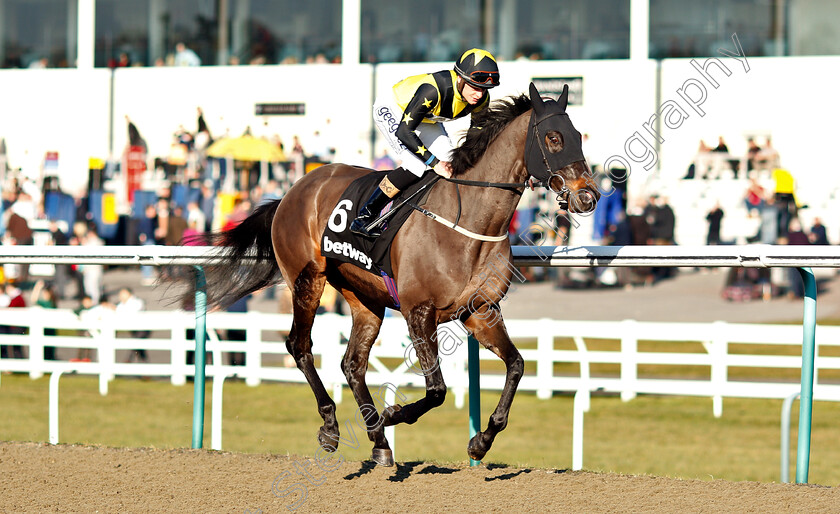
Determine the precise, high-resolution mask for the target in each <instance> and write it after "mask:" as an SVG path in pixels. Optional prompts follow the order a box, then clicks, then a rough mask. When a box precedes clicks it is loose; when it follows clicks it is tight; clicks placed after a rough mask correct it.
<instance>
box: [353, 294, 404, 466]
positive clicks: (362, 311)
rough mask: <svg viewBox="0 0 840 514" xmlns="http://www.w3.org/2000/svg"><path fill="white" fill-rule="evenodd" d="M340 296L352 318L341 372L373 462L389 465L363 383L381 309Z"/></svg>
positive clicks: (377, 418) (386, 448)
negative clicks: (360, 421) (354, 404)
mask: <svg viewBox="0 0 840 514" xmlns="http://www.w3.org/2000/svg"><path fill="white" fill-rule="evenodd" d="M342 295H343V296H344V298H345V300H347V304H348V305H349V306H350V310H351V312H352V315H353V330H352V331H351V332H350V340H349V341H348V342H347V351H346V352H345V353H344V358H343V359H342V360H341V371H343V372H344V376H345V377H347V385H349V386H350V389H351V390H352V391H353V396H354V397H355V398H356V403H358V404H359V412H360V413H361V414H362V418H363V419H364V420H365V425H366V428H367V433H368V439H370V440H371V441H372V442H373V454H372V455H373V457H372V458H373V460H374V461H375V462H376V463H377V464H381V465H383V466H393V465H394V457H393V453H392V452H391V447H390V446H389V445H388V440H387V439H385V430H384V428H385V427H384V424H383V422H382V420H381V418H380V416H379V414H378V413H377V411H376V405H375V404H374V402H373V397H372V396H371V394H370V391H369V390H368V387H367V383H366V382H365V373H366V372H367V368H368V357H369V356H370V349H371V347H372V346H373V343H374V342H375V341H376V336H377V335H378V334H379V328H380V327H381V326H382V317H383V315H384V314H385V312H384V311H385V309H384V308H383V307H379V306H377V307H369V306H367V305H365V304H364V303H363V302H362V300H360V299H359V298H358V297H356V296H355V295H354V294H352V293H351V292H349V291H347V290H342ZM380 401H381V403H382V404H383V406H384V403H385V401H384V399H383V398H380Z"/></svg>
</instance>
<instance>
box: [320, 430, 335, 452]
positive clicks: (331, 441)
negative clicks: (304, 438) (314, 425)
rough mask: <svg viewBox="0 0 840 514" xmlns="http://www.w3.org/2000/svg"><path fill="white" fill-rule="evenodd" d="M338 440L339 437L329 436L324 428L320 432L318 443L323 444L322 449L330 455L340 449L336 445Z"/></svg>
mask: <svg viewBox="0 0 840 514" xmlns="http://www.w3.org/2000/svg"><path fill="white" fill-rule="evenodd" d="M337 440H338V438H337V437H335V436H331V435H330V434H328V433H327V432H326V431H325V430H324V428H323V427H321V429H320V430H319V431H318V442H319V443H320V444H321V448H323V449H324V450H326V451H327V452H329V453H332V452H334V451H336V450H337V449H338V445H337V444H336V441H337Z"/></svg>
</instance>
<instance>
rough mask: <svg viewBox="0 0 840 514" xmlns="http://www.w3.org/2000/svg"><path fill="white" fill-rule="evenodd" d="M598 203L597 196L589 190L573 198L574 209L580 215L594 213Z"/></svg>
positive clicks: (578, 193)
mask: <svg viewBox="0 0 840 514" xmlns="http://www.w3.org/2000/svg"><path fill="white" fill-rule="evenodd" d="M597 201H598V199H597V198H596V197H595V194H593V192H592V191H589V190H581V191H578V192H577V193H575V195H574V198H573V203H574V208H575V210H576V211H577V212H579V213H587V212H592V211H593V210H595V204H596V203H597Z"/></svg>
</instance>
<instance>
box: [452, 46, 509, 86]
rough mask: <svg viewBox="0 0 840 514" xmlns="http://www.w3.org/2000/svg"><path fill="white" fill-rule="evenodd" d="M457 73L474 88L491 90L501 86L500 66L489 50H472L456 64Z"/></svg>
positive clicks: (465, 53)
mask: <svg viewBox="0 0 840 514" xmlns="http://www.w3.org/2000/svg"><path fill="white" fill-rule="evenodd" d="M455 72H456V73H457V74H458V75H459V76H460V77H461V78H462V79H464V80H466V81H467V82H468V83H469V84H470V85H472V86H473V87H478V88H482V89H490V88H491V87H496V86H498V85H499V66H498V65H497V64H496V58H495V57H493V55H492V54H491V53H490V52H488V51H487V50H482V49H480V48H472V49H470V50H467V51H466V52H464V54H463V55H461V58H460V59H458V61H457V62H456V63H455Z"/></svg>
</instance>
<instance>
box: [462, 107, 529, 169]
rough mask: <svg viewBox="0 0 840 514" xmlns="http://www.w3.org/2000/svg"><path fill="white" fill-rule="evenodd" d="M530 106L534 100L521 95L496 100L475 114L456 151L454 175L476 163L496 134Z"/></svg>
mask: <svg viewBox="0 0 840 514" xmlns="http://www.w3.org/2000/svg"><path fill="white" fill-rule="evenodd" d="M530 109H531V99H530V98H529V97H528V96H527V95H520V96H509V97H507V98H502V99H499V100H496V101H494V102H493V103H491V104H490V105H489V106H487V108H485V109H483V110H481V111H479V112H476V113H473V114H472V121H471V122H470V128H469V130H468V131H467V136H466V137H465V138H464V142H463V143H461V146H459V147H457V148H455V149H454V150H453V151H452V161H451V162H452V175H453V176H457V175H460V174H462V173H464V172H465V171H467V170H468V169H470V168H472V167H473V166H475V163H476V162H478V160H479V159H480V158H481V156H482V155H484V151H485V150H487V147H488V146H490V143H492V142H493V140H494V139H496V136H498V135H499V134H500V133H501V132H502V130H504V128H505V127H507V126H508V124H510V122H511V121H513V120H514V119H516V118H517V117H519V115H520V114H522V113H524V112H527V111H528V110H530Z"/></svg>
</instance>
